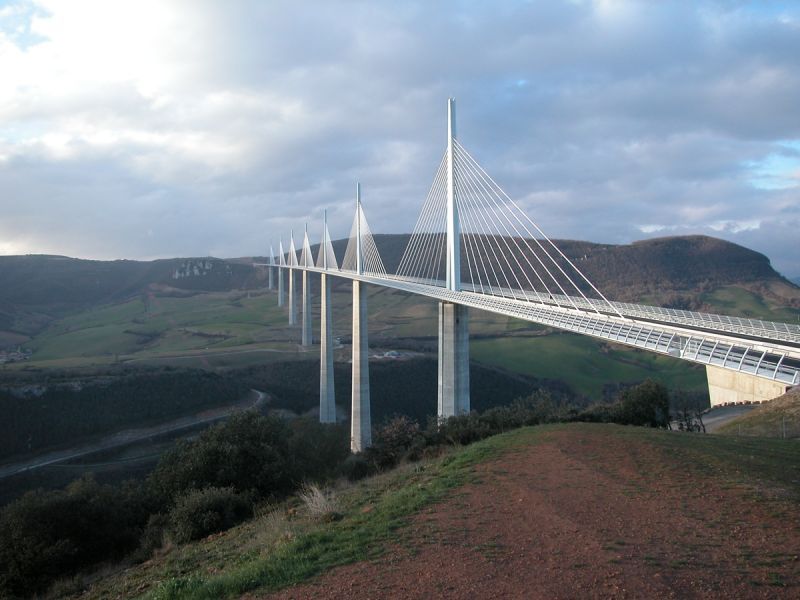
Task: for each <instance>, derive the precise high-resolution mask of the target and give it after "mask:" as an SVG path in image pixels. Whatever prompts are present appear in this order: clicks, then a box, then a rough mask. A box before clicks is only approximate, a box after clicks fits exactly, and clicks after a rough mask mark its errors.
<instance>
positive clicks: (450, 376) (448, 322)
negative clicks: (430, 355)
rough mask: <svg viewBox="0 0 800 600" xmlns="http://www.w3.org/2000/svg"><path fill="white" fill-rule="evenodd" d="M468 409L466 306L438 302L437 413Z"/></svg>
mask: <svg viewBox="0 0 800 600" xmlns="http://www.w3.org/2000/svg"><path fill="white" fill-rule="evenodd" d="M467 413H469V309H468V308H467V307H466V306H462V305H460V304H453V303H451V302H440V303H439V412H438V414H439V417H440V418H447V417H452V416H455V415H463V414H467Z"/></svg>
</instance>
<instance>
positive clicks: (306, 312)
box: [300, 269, 312, 346]
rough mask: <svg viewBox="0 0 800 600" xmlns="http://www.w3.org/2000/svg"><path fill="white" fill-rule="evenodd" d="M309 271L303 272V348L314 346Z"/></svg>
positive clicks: (301, 339) (301, 341)
mask: <svg viewBox="0 0 800 600" xmlns="http://www.w3.org/2000/svg"><path fill="white" fill-rule="evenodd" d="M309 283H310V282H309V281H308V271H306V270H305V269H304V270H303V298H302V301H301V302H302V310H301V312H302V334H301V338H300V343H301V344H302V345H303V346H310V345H311V344H312V338H311V289H310V288H309Z"/></svg>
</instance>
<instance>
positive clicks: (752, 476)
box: [616, 427, 800, 500]
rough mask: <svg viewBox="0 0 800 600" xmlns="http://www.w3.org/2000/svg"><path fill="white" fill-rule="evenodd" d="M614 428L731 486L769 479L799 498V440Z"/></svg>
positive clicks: (678, 462) (620, 434)
mask: <svg viewBox="0 0 800 600" xmlns="http://www.w3.org/2000/svg"><path fill="white" fill-rule="evenodd" d="M616 429H617V435H619V436H621V437H623V438H635V439H639V440H645V441H647V442H650V443H654V444H656V445H658V446H660V447H661V448H662V449H663V450H664V451H665V455H666V456H669V457H671V458H670V462H673V463H677V464H685V465H690V466H691V469H692V470H696V471H698V472H699V473H700V474H704V475H707V476H712V475H715V474H719V473H724V474H725V475H726V476H728V477H729V478H730V485H733V486H734V487H735V486H737V485H740V484H741V483H742V482H748V481H752V480H761V481H768V482H770V483H772V484H777V485H778V486H780V487H781V488H783V489H784V490H787V492H788V493H790V494H791V495H792V496H794V497H796V498H797V499H798V500H800V440H779V439H767V438H746V437H733V436H727V435H716V434H715V435H699V434H675V433H669V432H656V431H652V430H648V429H646V428H641V427H620V428H616ZM652 475H653V476H657V473H653V474H652Z"/></svg>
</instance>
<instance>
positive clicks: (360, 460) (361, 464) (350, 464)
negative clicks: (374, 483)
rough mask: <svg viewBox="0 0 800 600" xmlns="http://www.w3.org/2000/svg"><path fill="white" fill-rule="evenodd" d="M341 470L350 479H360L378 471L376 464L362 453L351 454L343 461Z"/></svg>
mask: <svg viewBox="0 0 800 600" xmlns="http://www.w3.org/2000/svg"><path fill="white" fill-rule="evenodd" d="M339 472H340V473H341V475H342V476H343V477H346V478H347V479H348V481H358V480H359V479H364V478H365V477H369V476H370V475H374V474H375V472H376V469H375V466H374V464H373V463H372V462H370V461H369V460H367V459H366V458H365V457H364V456H363V455H362V454H351V455H350V456H348V457H347V458H346V459H345V461H344V462H343V463H342V465H341V467H340V468H339Z"/></svg>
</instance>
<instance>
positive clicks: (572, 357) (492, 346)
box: [470, 333, 707, 399]
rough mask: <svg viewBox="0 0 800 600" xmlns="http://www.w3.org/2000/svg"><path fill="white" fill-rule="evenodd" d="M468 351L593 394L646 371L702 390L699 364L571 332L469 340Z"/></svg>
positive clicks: (486, 360) (645, 374)
mask: <svg viewBox="0 0 800 600" xmlns="http://www.w3.org/2000/svg"><path fill="white" fill-rule="evenodd" d="M470 352H471V353H472V358H473V360H477V361H479V362H482V363H485V364H488V365H493V366H497V367H502V368H504V369H508V370H511V371H515V372H518V373H524V374H526V375H532V376H534V377H539V378H547V379H559V380H561V381H565V382H567V383H568V384H569V385H570V386H571V387H572V388H573V389H574V390H575V391H577V392H579V393H581V394H583V395H585V396H589V397H590V398H594V399H600V398H602V392H603V385H605V384H608V383H633V382H637V381H642V380H644V379H647V378H648V377H650V378H652V379H656V380H659V381H662V382H663V383H664V384H666V385H667V386H668V387H670V388H673V389H684V390H697V391H702V390H705V389H706V385H707V384H706V376H705V370H704V369H703V368H702V367H700V366H696V365H692V364H690V363H687V362H685V361H681V360H676V359H673V358H669V357H666V356H661V355H657V354H653V353H650V352H643V351H638V350H629V349H626V348H623V347H621V346H617V345H612V344H608V343H605V342H601V341H599V340H595V339H594V338H589V337H586V336H582V335H577V334H572V333H554V334H551V335H546V336H540V337H527V338H526V337H504V338H495V339H481V340H472V342H471V343H470Z"/></svg>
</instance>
